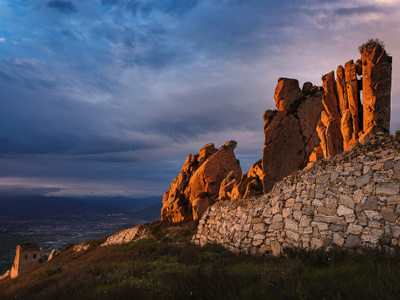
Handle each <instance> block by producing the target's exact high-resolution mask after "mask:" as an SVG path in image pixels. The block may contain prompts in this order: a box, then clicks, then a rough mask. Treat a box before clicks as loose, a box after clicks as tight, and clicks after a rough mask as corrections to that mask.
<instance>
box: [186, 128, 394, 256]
mask: <svg viewBox="0 0 400 300" xmlns="http://www.w3.org/2000/svg"><path fill="white" fill-rule="evenodd" d="M399 220H400V132H399V133H396V135H395V136H393V137H387V136H385V135H384V134H382V133H380V134H377V135H376V136H373V137H372V138H371V139H370V140H369V141H368V142H367V143H366V144H364V145H362V146H359V147H356V148H354V149H353V150H351V151H348V152H344V153H342V154H340V155H337V156H335V157H334V158H333V159H332V158H324V159H322V160H320V161H319V162H317V163H315V164H314V165H313V166H312V168H310V169H305V170H302V171H299V172H297V173H296V174H294V175H291V176H288V177H286V178H284V179H283V180H282V181H280V182H279V183H277V184H276V185H275V186H274V188H273V189H272V190H271V191H270V192H269V193H267V194H266V195H264V196H262V197H261V198H259V199H255V200H250V201H243V200H236V201H226V202H218V203H216V204H214V205H213V206H211V207H210V208H209V209H208V210H207V211H206V213H205V214H204V215H203V217H202V218H201V219H200V221H199V226H198V232H197V234H196V235H195V236H194V237H193V239H192V241H193V242H194V243H196V244H198V245H204V244H206V243H219V244H222V245H223V246H225V247H226V248H228V249H230V250H232V251H235V252H244V253H252V254H257V253H260V254H263V253H271V254H273V255H279V254H280V253H281V252H282V250H283V249H286V248H301V249H316V248H329V247H331V246H338V247H344V248H358V247H368V248H371V247H372V248H385V249H388V250H389V249H393V248H394V247H398V246H399V245H400V222H399Z"/></svg>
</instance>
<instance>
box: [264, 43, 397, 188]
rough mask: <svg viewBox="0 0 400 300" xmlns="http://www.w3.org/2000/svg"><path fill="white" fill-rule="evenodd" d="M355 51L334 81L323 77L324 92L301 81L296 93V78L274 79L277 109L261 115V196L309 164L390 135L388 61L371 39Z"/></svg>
mask: <svg viewBox="0 0 400 300" xmlns="http://www.w3.org/2000/svg"><path fill="white" fill-rule="evenodd" d="M360 53H361V59H359V60H357V62H356V63H354V61H353V60H350V61H348V62H346V63H345V65H344V67H343V66H339V67H338V68H337V72H336V73H337V74H336V79H335V74H334V71H332V72H330V73H328V74H326V75H324V76H323V77H322V83H323V89H321V88H320V87H318V88H316V87H313V86H312V84H311V83H305V84H304V87H303V89H302V90H300V88H299V85H298V82H297V80H295V79H287V78H280V79H279V80H278V85H277V87H276V89H275V95H274V98H275V103H276V107H277V109H278V110H279V111H278V112H277V111H271V110H267V111H266V112H265V114H264V133H265V143H264V144H265V146H264V150H263V164H262V166H263V175H264V178H263V186H264V192H268V191H269V190H270V189H271V188H272V187H273V186H274V184H275V183H276V182H278V181H279V180H281V179H282V178H283V177H285V176H287V175H290V174H292V173H293V172H295V171H297V170H299V169H301V168H303V167H305V166H306V165H307V164H308V163H310V162H314V161H316V160H318V159H320V158H322V157H334V156H335V155H337V154H340V153H342V152H343V151H347V150H350V149H352V148H353V147H354V146H356V145H357V144H359V143H360V142H364V141H365V140H367V139H368V138H369V137H370V136H371V135H373V134H375V133H377V132H379V131H382V132H386V133H388V132H389V130H390V91H391V73H392V58H391V57H390V56H388V55H387V54H386V52H385V50H384V49H383V47H382V45H381V44H380V43H379V42H377V41H374V40H370V41H368V42H367V43H366V44H364V45H363V46H362V47H360ZM321 91H323V92H321ZM361 92H362V100H363V102H362V103H361ZM318 138H319V139H318Z"/></svg>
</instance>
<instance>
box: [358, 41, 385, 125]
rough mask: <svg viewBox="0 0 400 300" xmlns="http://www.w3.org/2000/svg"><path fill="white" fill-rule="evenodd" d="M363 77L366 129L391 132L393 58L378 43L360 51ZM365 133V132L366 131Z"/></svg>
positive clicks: (365, 46)
mask: <svg viewBox="0 0 400 300" xmlns="http://www.w3.org/2000/svg"><path fill="white" fill-rule="evenodd" d="M360 53H361V60H362V77H363V85H362V86H363V104H364V122H363V124H364V128H365V129H368V128H370V127H373V126H377V127H379V128H381V129H383V130H384V131H385V132H389V130H390V91H391V82H392V57H390V56H388V55H387V54H386V51H385V50H384V49H383V47H382V46H381V45H380V44H379V43H377V42H369V43H367V44H366V45H364V46H363V47H361V49H360ZM364 131H365V130H364Z"/></svg>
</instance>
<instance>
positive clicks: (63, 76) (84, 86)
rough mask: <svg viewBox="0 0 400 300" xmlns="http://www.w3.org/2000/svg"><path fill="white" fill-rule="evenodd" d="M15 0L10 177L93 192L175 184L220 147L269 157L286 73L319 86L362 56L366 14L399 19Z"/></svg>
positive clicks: (290, 5) (0, 121)
mask: <svg viewBox="0 0 400 300" xmlns="http://www.w3.org/2000/svg"><path fill="white" fill-rule="evenodd" d="M3 3H9V5H8V6H7V8H9V11H8V12H5V11H4V12H2V11H1V10H0V28H7V32H6V33H4V32H2V31H0V38H3V40H2V41H1V42H0V47H2V48H0V91H1V94H0V98H1V103H2V109H1V110H0V165H1V168H0V177H1V178H9V177H12V178H11V179H14V178H21V180H22V179H25V178H26V181H27V182H29V180H30V179H31V178H33V179H32V180H36V181H35V182H36V184H41V183H42V182H50V183H51V184H52V185H51V186H61V185H60V184H58V183H60V182H61V183H68V184H70V187H66V189H69V188H71V187H73V186H75V185H79V184H82V185H85V184H86V183H87V187H82V189H86V190H89V189H94V190H97V189H98V188H101V189H105V190H106V189H109V188H111V189H113V188H112V187H110V186H111V185H115V187H116V188H115V189H121V190H124V191H125V190H126V189H128V190H130V191H133V190H134V189H135V188H138V189H139V190H140V188H141V187H143V188H144V189H145V190H146V191H149V190H150V191H151V190H152V188H153V184H154V190H157V192H159V191H163V187H162V185H164V188H165V189H166V188H168V185H169V184H170V181H171V180H172V179H173V178H174V177H175V176H176V175H177V173H178V172H179V170H180V168H181V167H182V164H183V161H184V159H185V157H186V155H187V154H188V153H189V152H191V153H196V152H198V151H199V149H200V148H201V147H202V146H203V145H204V144H205V143H209V142H214V143H215V145H216V147H220V146H221V145H222V144H223V143H224V142H225V141H227V140H230V139H235V140H238V142H239V146H238V148H237V156H238V157H240V159H241V160H242V161H245V162H246V164H248V165H249V164H251V163H252V162H254V161H256V160H258V159H259V158H260V157H261V152H262V146H263V132H262V125H263V124H262V122H263V120H262V114H263V112H264V111H265V109H273V108H274V100H273V91H274V88H275V85H276V80H277V78H278V77H281V76H286V77H294V78H299V77H303V78H302V79H301V80H303V82H304V81H305V80H311V81H313V79H312V78H311V79H310V78H308V76H310V74H311V75H312V76H314V75H315V74H317V75H316V77H315V78H316V79H315V81H314V83H315V84H319V83H320V77H319V76H320V74H321V73H322V72H326V71H328V70H329V69H330V68H335V67H336V66H337V65H338V63H343V62H344V61H345V59H350V58H356V57H353V56H351V55H348V53H349V52H347V53H346V55H344V56H343V55H342V54H343V53H344V49H347V48H348V47H350V46H349V45H350V44H351V43H358V41H357V42H355V41H354V39H355V38H354V37H359V38H360V39H364V36H363V35H362V34H361V35H360V32H357V33H354V32H353V29H354V28H357V24H358V23H357V22H360V24H361V25H360V28H361V27H362V28H366V27H364V24H363V17H364V16H367V15H368V14H369V13H374V12H379V13H380V14H382V13H385V14H386V13H387V14H389V12H388V10H385V9H386V8H385V9H384V8H382V7H379V6H374V5H372V4H371V5H366V4H364V3H363V2H362V1H356V2H352V3H351V4H349V3H348V2H344V1H343V2H341V1H333V0H325V1H316V0H315V1H314V0H310V1H300V0H295V1H290V2H288V1H286V2H285V1H265V0H221V1H214V0H202V1H197V0H193V1H192V0H180V1H178V0H175V1H174V0H165V1H159V0H146V1H145V0H136V1H134V0H102V1H101V2H100V1H48V0H40V1H37V2H36V1H28V2H25V5H24V6H21V7H19V8H18V10H16V11H15V13H14V15H13V14H12V12H13V9H12V8H13V7H15V6H14V3H15V2H14V1H8V0H6V2H3ZM34 3H35V4H34ZM37 3H40V4H37ZM78 3H79V6H78ZM369 3H371V2H369ZM0 5H1V4H0ZM46 7H47V8H46ZM49 8H50V9H49ZM78 8H79V9H78ZM392 11H393V10H392ZM9 12H11V13H9ZM54 12H59V13H64V14H66V15H68V17H65V18H60V15H59V14H58V13H54ZM357 14H358V15H357ZM21 15H23V16H25V17H23V18H21ZM349 16H357V18H354V19H352V22H354V23H355V25H354V24H352V25H351V26H350V25H348V24H347V23H346V22H341V20H348V19H349V18H348V17H349ZM4 20H7V21H4ZM10 24H11V25H10ZM378 25H379V24H377V23H375V24H374V27H376V26H378ZM27 28H28V29H29V30H27ZM349 28H350V29H349ZM370 29H371V28H370V27H368V31H369V30H370ZM5 34H7V35H5ZM349 37H350V38H349ZM378 37H380V36H378ZM357 46H358V45H357V44H356V45H355V47H354V48H355V51H356V48H357ZM3 49H6V51H5V52H3V51H2V50H3ZM332 57H335V59H337V60H338V62H336V61H335V60H334V59H333V58H332ZM394 73H395V72H394ZM313 78H314V77H313ZM304 79H305V80H304ZM301 83H302V82H301ZM241 149H245V150H241ZM240 151H242V152H240ZM242 158H243V159H242ZM253 158H254V161H251V160H252V159H253ZM246 169H248V168H247V167H246V168H244V171H246ZM11 179H9V180H11ZM120 182H123V184H120ZM0 183H1V181H0ZM108 184H110V186H108ZM89 186H90V187H89ZM102 186H104V187H102ZM129 186H132V187H131V188H129ZM133 187H134V188H133ZM63 191H64V190H63ZM63 191H61V192H63Z"/></svg>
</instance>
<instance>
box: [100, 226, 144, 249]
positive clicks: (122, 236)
mask: <svg viewBox="0 0 400 300" xmlns="http://www.w3.org/2000/svg"><path fill="white" fill-rule="evenodd" d="M149 235H150V231H149V230H148V229H147V228H146V227H145V226H143V225H136V226H135V227H133V228H127V229H123V230H121V231H119V232H117V233H115V234H113V235H111V236H109V237H108V238H107V240H106V241H105V242H104V243H103V244H101V246H110V245H118V244H126V243H130V242H132V241H136V240H139V239H142V238H146V237H149Z"/></svg>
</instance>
